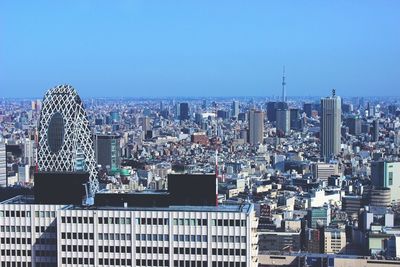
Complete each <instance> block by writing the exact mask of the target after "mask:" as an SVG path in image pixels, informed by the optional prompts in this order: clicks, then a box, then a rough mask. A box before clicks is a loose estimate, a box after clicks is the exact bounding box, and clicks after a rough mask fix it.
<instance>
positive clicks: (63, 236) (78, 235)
mask: <svg viewBox="0 0 400 267" xmlns="http://www.w3.org/2000/svg"><path fill="white" fill-rule="evenodd" d="M61 239H94V234H93V233H61Z"/></svg>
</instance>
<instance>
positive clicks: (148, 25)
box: [0, 0, 400, 97]
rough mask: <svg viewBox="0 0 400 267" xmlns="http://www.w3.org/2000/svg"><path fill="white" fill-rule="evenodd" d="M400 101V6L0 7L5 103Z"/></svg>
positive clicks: (0, 85)
mask: <svg viewBox="0 0 400 267" xmlns="http://www.w3.org/2000/svg"><path fill="white" fill-rule="evenodd" d="M283 65H285V66H286V75H287V95H288V96H301V95H304V96H313V95H318V96H323V95H328V94H329V93H330V91H331V88H336V89H337V93H338V95H343V96H375V95H379V96H381V95H382V96H385V95H387V96H391V95H396V96H399V95H400V1H395V0H393V1H364V0H363V1H361V0H360V1H347V0H344V1H282V0H279V1H278V0H277V1H264V0H263V1H215V0H210V1H167V0H160V1H149V0H144V1H133V0H129V1H111V0H109V1H98V0H96V1H94V0H93V1H88V0H87V1H71V0H68V1H67V0H66V1H15V0H3V1H0V92H1V95H0V97H42V96H43V94H44V92H45V91H46V90H47V89H49V88H51V87H53V86H54V85H57V84H60V83H69V84H72V85H73V86H74V87H75V88H76V89H77V90H78V92H79V93H80V94H81V95H82V96H84V97H90V96H93V97H97V96H99V97H102V96H110V97H123V96H127V97H135V96H138V97H158V96H277V95H280V92H281V77H282V66H283Z"/></svg>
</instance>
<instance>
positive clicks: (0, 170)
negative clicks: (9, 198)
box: [0, 141, 7, 187]
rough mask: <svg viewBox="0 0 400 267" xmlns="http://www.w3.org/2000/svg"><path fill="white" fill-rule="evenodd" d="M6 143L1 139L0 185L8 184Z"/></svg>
mask: <svg viewBox="0 0 400 267" xmlns="http://www.w3.org/2000/svg"><path fill="white" fill-rule="evenodd" d="M6 156H7V154H6V144H5V143H3V142H1V141H0V187H6V186H7V157H6Z"/></svg>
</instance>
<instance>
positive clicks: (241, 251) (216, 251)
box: [212, 248, 246, 256]
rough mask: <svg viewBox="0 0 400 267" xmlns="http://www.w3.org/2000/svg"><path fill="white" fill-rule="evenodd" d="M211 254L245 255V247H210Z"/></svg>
mask: <svg viewBox="0 0 400 267" xmlns="http://www.w3.org/2000/svg"><path fill="white" fill-rule="evenodd" d="M212 254H213V255H220V256H221V255H225V256H246V250H245V249H227V248H224V249H222V248H218V249H216V248H213V249H212Z"/></svg>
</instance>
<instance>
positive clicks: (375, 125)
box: [371, 119, 379, 142]
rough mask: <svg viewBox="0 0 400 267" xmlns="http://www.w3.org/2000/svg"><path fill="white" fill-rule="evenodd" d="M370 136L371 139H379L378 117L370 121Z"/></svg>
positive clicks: (375, 140)
mask: <svg viewBox="0 0 400 267" xmlns="http://www.w3.org/2000/svg"><path fill="white" fill-rule="evenodd" d="M371 136H372V141H374V142H377V141H378V140H379V121H378V119H375V120H374V121H373V122H372V128H371Z"/></svg>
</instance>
